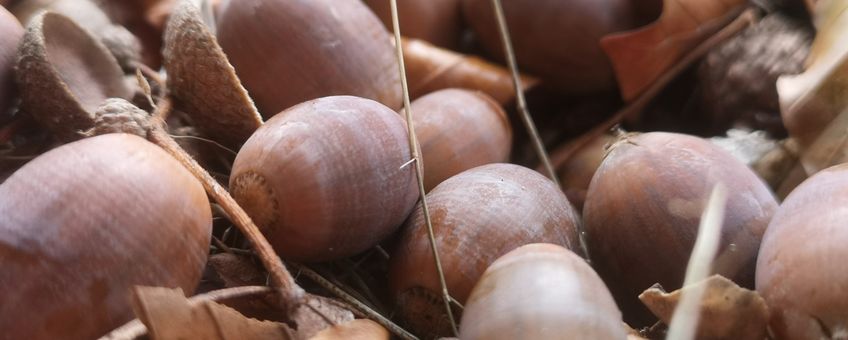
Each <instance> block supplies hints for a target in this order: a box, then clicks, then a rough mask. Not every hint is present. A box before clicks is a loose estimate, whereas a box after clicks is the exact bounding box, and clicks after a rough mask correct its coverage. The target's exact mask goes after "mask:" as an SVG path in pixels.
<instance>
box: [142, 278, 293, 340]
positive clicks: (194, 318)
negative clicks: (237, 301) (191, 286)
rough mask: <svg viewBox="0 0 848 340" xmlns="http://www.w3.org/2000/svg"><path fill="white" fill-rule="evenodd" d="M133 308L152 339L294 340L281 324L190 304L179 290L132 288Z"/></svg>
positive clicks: (207, 304)
mask: <svg viewBox="0 0 848 340" xmlns="http://www.w3.org/2000/svg"><path fill="white" fill-rule="evenodd" d="M133 309H134V310H135V312H136V315H138V317H139V319H140V320H141V322H143V323H144V324H145V325H146V326H147V329H148V333H149V334H150V337H151V338H152V339H154V340H157V339H158V340H170V339H208V340H241V339H260V340H261V339H269V340H270V339H294V336H293V332H292V331H291V329H289V328H288V326H286V325H285V324H282V323H277V322H271V321H259V320H256V319H250V318H247V317H245V316H244V315H242V314H241V313H239V312H238V311H236V310H234V309H232V308H229V307H226V306H223V305H220V304H218V303H215V302H212V301H202V302H199V303H195V304H192V303H190V302H189V300H188V299H187V298H186V297H185V296H184V295H183V292H182V289H169V288H158V287H136V288H135V296H134V299H133Z"/></svg>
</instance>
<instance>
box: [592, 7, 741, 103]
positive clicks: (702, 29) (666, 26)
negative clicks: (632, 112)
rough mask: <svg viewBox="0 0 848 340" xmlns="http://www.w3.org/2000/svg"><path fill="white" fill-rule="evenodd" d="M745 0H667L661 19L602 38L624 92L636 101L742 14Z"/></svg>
mask: <svg viewBox="0 0 848 340" xmlns="http://www.w3.org/2000/svg"><path fill="white" fill-rule="evenodd" d="M745 3H746V1H745V0H711V1H703V0H664V1H663V11H662V14H660V17H659V19H657V21H655V22H653V23H651V24H649V25H647V26H644V27H642V28H639V29H636V30H633V31H627V32H621V33H615V34H610V35H607V36H605V37H604V38H603V39H601V47H603V49H604V51H606V53H607V55H608V56H609V57H610V61H611V62H612V64H613V67H614V68H615V73H616V77H617V78H618V85H619V88H620V89H621V95H622V97H623V98H624V100H625V101H628V102H629V101H632V100H633V99H635V98H636V97H637V96H638V95H639V94H641V93H642V92H644V91H645V89H646V88H647V87H648V86H650V85H651V84H652V83H653V82H654V81H656V80H657V78H659V77H660V76H661V75H662V74H663V73H665V72H666V71H667V70H669V69H670V68H671V67H672V66H673V65H674V64H675V63H677V62H678V61H680V60H681V59H682V58H683V57H684V56H685V55H686V53H687V52H689V51H690V50H692V49H694V48H695V47H696V46H698V44H700V43H701V42H703V41H704V40H706V39H707V38H709V37H710V36H711V35H712V34H713V33H715V32H717V31H718V30H719V29H721V28H722V27H723V26H725V25H726V24H728V23H729V22H730V20H731V19H732V18H733V17H735V16H736V14H738V13H739V10H741V8H742V7H743V6H744V5H745Z"/></svg>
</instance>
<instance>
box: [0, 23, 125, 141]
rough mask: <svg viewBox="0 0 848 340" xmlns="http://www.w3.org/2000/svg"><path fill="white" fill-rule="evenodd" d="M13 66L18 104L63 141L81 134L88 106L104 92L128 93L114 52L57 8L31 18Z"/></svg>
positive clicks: (89, 116)
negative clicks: (18, 96)
mask: <svg viewBox="0 0 848 340" xmlns="http://www.w3.org/2000/svg"><path fill="white" fill-rule="evenodd" d="M16 69H17V71H16V73H15V77H16V80H17V84H18V88H19V89H20V93H21V106H22V108H23V109H24V110H25V111H27V112H29V113H30V114H32V116H33V117H34V118H35V119H36V120H37V121H38V122H40V123H41V124H42V125H44V126H45V127H46V128H47V129H48V130H50V131H51V132H52V133H54V134H55V135H56V136H57V137H58V138H59V139H61V140H64V141H73V140H77V139H80V138H82V137H85V135H84V133H83V132H84V131H85V130H87V129H89V128H90V127H91V126H93V125H94V111H95V110H96V109H97V107H98V106H99V105H100V104H101V103H102V102H103V101H105V100H106V99H107V98H124V99H127V98H129V97H130V96H131V95H132V89H131V88H130V87H129V86H128V84H127V83H125V82H124V78H123V72H122V71H121V67H120V66H118V62H117V61H116V60H115V57H114V56H112V55H111V54H109V52H108V51H107V50H106V47H105V46H103V44H102V43H100V42H99V41H97V39H95V38H93V37H92V36H91V35H90V34H89V33H88V32H87V31H85V30H84V29H82V28H81V27H79V26H78V25H77V24H75V23H74V22H73V21H72V20H71V19H69V18H68V17H65V16H63V15H61V14H56V13H52V12H46V13H42V14H40V15H38V16H36V17H35V18H33V19H32V21H31V22H30V24H29V26H27V30H26V33H25V35H24V38H23V42H22V43H21V45H20V49H19V51H18V60H17V66H16Z"/></svg>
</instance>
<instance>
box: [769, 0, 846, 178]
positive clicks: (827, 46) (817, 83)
mask: <svg viewBox="0 0 848 340" xmlns="http://www.w3.org/2000/svg"><path fill="white" fill-rule="evenodd" d="M846 10H848V0H821V1H817V2H816V11H815V24H816V27H817V28H818V30H819V32H818V34H817V35H816V38H815V40H814V41H813V46H812V48H811V51H810V56H809V59H808V61H807V62H808V67H807V70H806V71H805V72H804V73H802V74H799V75H795V76H783V77H781V78H780V79H778V81H777V89H778V93H779V95H780V105H781V111H782V115H783V121H784V124H785V125H786V129H787V130H788V131H789V135H790V136H791V137H792V138H794V139H795V140H796V141H797V142H798V144H799V145H800V147H801V151H802V156H801V165H802V166H803V167H804V170H805V171H806V173H807V174H813V173H815V172H817V171H819V170H821V169H824V168H827V167H829V166H831V165H835V164H839V163H842V162H844V161H846V160H848V155H846V153H845V151H844V150H843V149H844V148H845V146H846V144H848V138H846V132H848V116H846V113H844V112H845V111H846V109H848V96H845V95H844V94H845V93H846V91H848V13H846Z"/></svg>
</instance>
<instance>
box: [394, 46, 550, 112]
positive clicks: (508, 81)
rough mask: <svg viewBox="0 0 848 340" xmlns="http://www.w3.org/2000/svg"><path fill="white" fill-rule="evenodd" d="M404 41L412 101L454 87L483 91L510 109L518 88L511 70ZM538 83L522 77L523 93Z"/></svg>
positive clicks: (440, 49)
mask: <svg viewBox="0 0 848 340" xmlns="http://www.w3.org/2000/svg"><path fill="white" fill-rule="evenodd" d="M402 41H403V58H404V60H405V61H406V71H407V74H408V77H409V95H410V96H411V97H412V98H413V99H415V98H417V97H420V96H423V95H425V94H428V93H430V92H434V91H437V90H441V89H446V88H454V87H459V88H467V89H471V90H477V91H481V92H483V93H486V94H488V95H489V96H491V97H492V98H494V99H495V101H497V102H498V103H500V104H501V105H507V104H509V103H511V102H512V101H513V99H514V98H515V87H514V86H513V84H512V75H511V74H510V72H509V70H508V69H505V68H503V67H501V66H499V65H495V64H492V63H490V62H488V61H485V60H483V59H480V58H477V57H473V56H466V55H463V54H461V53H457V52H453V51H450V50H446V49H443V48H439V47H436V46H433V45H431V44H429V43H427V42H425V41H422V40H417V39H409V38H404V39H403V40H402ZM538 83H539V80H538V79H536V78H532V77H529V76H526V75H522V76H521V84H522V90H525V91H526V90H527V89H530V88H532V87H533V86H535V85H536V84H538Z"/></svg>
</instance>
